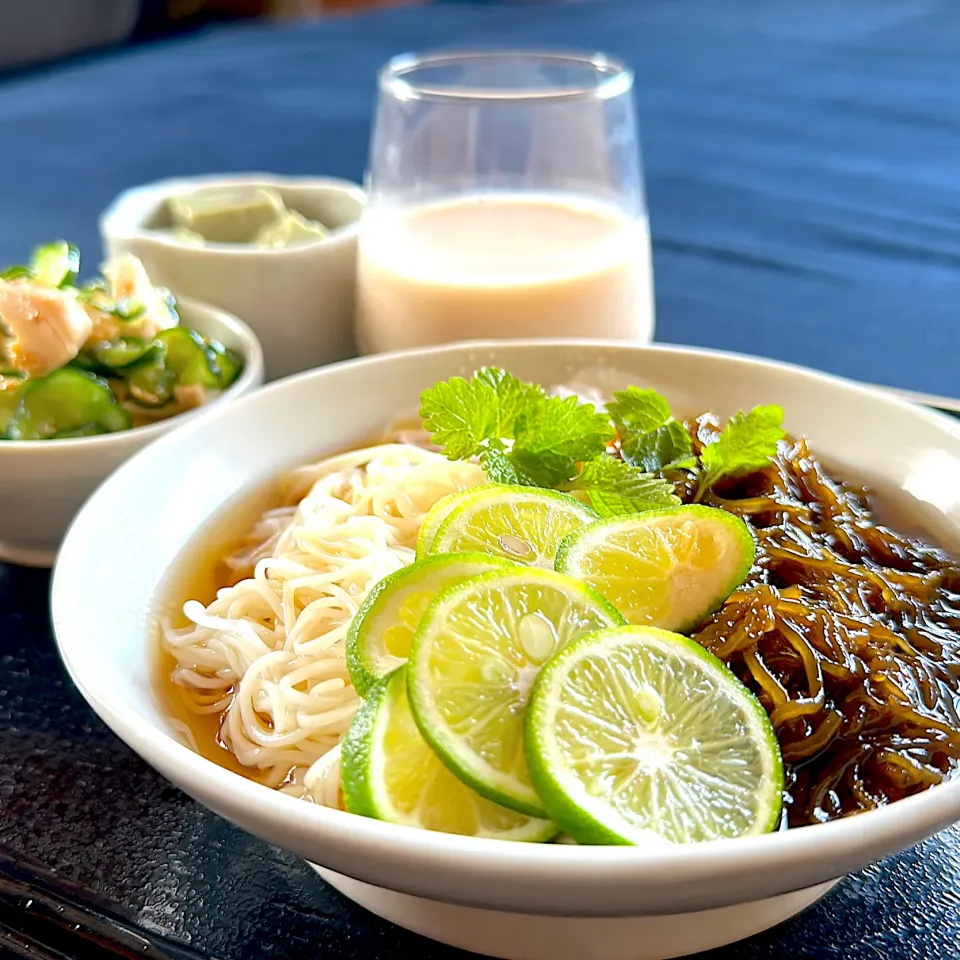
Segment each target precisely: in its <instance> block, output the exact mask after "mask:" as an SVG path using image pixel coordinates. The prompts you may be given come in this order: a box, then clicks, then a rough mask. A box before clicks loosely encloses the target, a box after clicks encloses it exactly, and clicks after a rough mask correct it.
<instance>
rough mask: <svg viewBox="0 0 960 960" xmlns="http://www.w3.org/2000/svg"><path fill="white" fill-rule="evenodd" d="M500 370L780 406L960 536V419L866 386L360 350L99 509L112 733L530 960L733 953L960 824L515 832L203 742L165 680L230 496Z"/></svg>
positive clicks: (342, 863) (600, 359)
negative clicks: (241, 762)
mask: <svg viewBox="0 0 960 960" xmlns="http://www.w3.org/2000/svg"><path fill="white" fill-rule="evenodd" d="M485 363H495V364H499V365H502V366H505V367H507V368H509V369H511V370H512V371H514V372H515V373H517V374H518V375H520V376H521V377H524V378H528V379H536V380H538V381H540V382H543V383H554V382H564V383H570V382H571V381H576V382H592V383H593V384H594V385H596V386H599V387H601V388H605V389H615V388H617V387H620V386H623V385H624V384H625V383H627V382H633V383H642V384H646V385H649V386H653V387H656V388H657V389H659V390H661V391H663V392H664V393H666V394H667V395H668V396H669V398H670V399H671V401H672V403H673V406H674V409H676V410H680V411H694V410H699V409H705V408H710V409H713V410H715V411H717V412H719V413H726V414H729V413H731V412H733V411H735V410H736V409H739V408H745V407H749V406H751V405H753V404H757V403H768V402H777V403H780V404H782V405H783V407H784V408H785V410H786V411H787V427H788V428H789V429H790V430H791V431H794V432H803V433H805V434H806V435H807V436H808V437H809V439H810V441H811V443H812V444H813V447H814V449H815V450H817V451H819V452H820V453H821V455H823V456H824V457H825V458H827V459H828V460H830V461H832V462H835V463H837V464H845V465H847V466H848V467H855V468H856V469H857V471H858V472H860V473H867V474H872V475H875V476H876V477H879V478H880V479H882V481H883V482H884V483H886V484H887V485H888V486H889V487H890V488H891V489H892V490H894V491H900V492H901V495H902V496H903V497H910V498H912V499H913V500H914V502H915V505H916V507H917V509H918V510H921V511H923V512H924V513H925V514H927V517H926V520H927V522H931V521H932V522H933V523H935V524H936V526H937V528H938V529H939V530H940V531H941V535H942V536H943V537H944V538H945V539H946V540H947V541H948V542H952V543H953V544H954V545H956V544H957V543H958V542H960V536H958V535H960V493H958V492H957V491H960V425H958V424H956V423H954V422H952V421H950V420H948V419H946V418H944V417H941V416H939V415H936V414H933V413H931V412H928V411H925V410H923V409H921V408H919V407H915V406H912V405H910V404H907V403H904V402H903V401H900V400H897V399H893V398H891V397H889V396H885V395H883V394H881V393H880V392H878V391H875V390H871V389H868V388H864V387H862V386H859V385H856V384H853V383H850V382H847V381H843V380H839V379H834V378H832V377H828V376H824V375H820V374H817V373H813V372H810V371H806V370H802V369H799V368H796V367H791V366H787V365H783V364H775V363H766V362H763V361H759V360H753V359H748V358H744V357H738V356H733V355H727V354H720V353H711V352H706V351H697V350H689V349H679V348H665V347H637V346H628V345H611V344H609V343H606V344H604V343H590V342H583V341H577V342H556V341H554V342H550V341H540V342H530V341H527V342H523V341H515V342H510V343H474V344H459V345H453V346H447V347H439V348H432V349H427V350H422V351H415V352H410V353H402V354H392V355H384V356H379V357H372V358H368V359H364V360H359V361H353V362H350V363H346V364H341V365H338V366H334V367H330V368H327V369H324V370H318V371H315V372H313V373H310V374H305V375H303V376H300V377H296V378H293V379H290V380H287V381H285V382H283V383H279V384H275V385H273V386H271V387H268V388H267V389H265V390H262V391H260V392H259V393H258V394H257V395H256V396H254V397H250V398H248V399H246V400H244V401H242V402H240V403H238V404H233V405H231V406H227V407H223V408H221V409H220V410H218V411H213V412H211V413H210V414H209V415H208V416H207V417H205V418H204V419H203V420H202V421H197V422H196V423H195V424H194V425H193V426H192V427H188V428H187V429H185V430H182V431H178V432H177V433H176V434H174V435H172V436H170V437H168V438H166V439H164V440H163V441H161V442H160V443H157V444H155V445H153V446H151V447H150V448H149V449H147V450H145V451H143V452H142V453H141V454H140V455H139V456H137V457H136V458H134V459H133V460H132V461H131V462H130V463H128V464H127V465H126V466H125V467H124V468H122V469H121V470H120V471H119V472H118V473H117V474H116V475H115V476H113V477H112V478H111V479H110V480H109V481H108V482H107V483H106V484H105V485H104V486H103V487H102V488H101V489H100V490H99V491H98V492H97V494H96V495H95V496H94V497H93V498H92V499H91V500H90V502H89V503H88V504H87V505H86V507H85V508H84V510H83V511H82V512H81V514H80V516H79V517H78V519H77V520H76V522H75V523H74V525H73V527H72V529H71V530H70V533H69V534H68V536H67V538H66V542H65V544H64V547H63V550H62V552H61V555H60V559H59V562H58V565H57V570H56V574H55V577H54V582H53V621H54V627H55V630H56V635H57V642H58V644H59V647H60V652H61V655H62V657H63V660H64V662H65V664H66V666H67V669H68V670H69V671H70V673H71V675H72V676H73V679H74V681H75V682H76V684H77V686H78V687H79V688H80V690H81V691H82V693H83V695H84V696H85V697H86V699H87V700H88V701H89V703H90V704H91V705H92V706H93V708H94V709H95V710H96V711H97V713H99V715H100V716H101V717H102V718H103V719H104V720H105V721H106V723H107V724H108V725H109V726H110V727H111V728H112V729H113V730H114V731H115V732H116V733H117V734H118V735H119V736H120V737H122V738H123V739H124V740H125V741H126V742H127V743H128V744H129V745H130V746H131V747H132V748H133V749H134V750H136V751H137V752H138V753H139V754H140V755H141V756H142V757H144V758H145V759H146V760H147V761H148V762H150V763H151V764H152V765H153V766H154V767H156V768H157V769H158V770H159V771H160V772H161V773H162V774H164V775H165V776H166V777H168V778H169V779H170V780H172V781H173V782H174V783H176V784H177V785H178V786H180V787H181V788H182V789H184V790H185V791H186V792H187V793H189V794H191V795H192V796H194V797H195V798H197V799H198V800H199V801H200V802H202V803H204V804H206V805H207V806H209V807H210V808H211V809H213V810H215V811H217V812H218V813H220V814H221V815H223V816H224V817H227V818H228V819H229V820H231V821H233V822H234V823H236V824H238V825H240V826H241V827H243V828H244V829H246V830H249V831H251V832H252V833H255V834H257V835H258V836H260V837H262V838H264V839H265V840H267V841H269V842H271V843H274V844H277V845H279V846H281V847H284V848H286V849H288V850H291V851H293V852H294V853H296V854H298V855H299V856H301V857H304V858H305V859H307V860H309V861H311V862H313V863H314V864H317V865H319V866H318V869H319V870H320V872H321V874H322V875H323V876H324V877H325V878H326V879H327V880H328V881H329V882H330V883H332V884H333V885H334V886H335V887H337V889H339V890H341V891H342V892H343V893H345V894H346V895H347V896H348V897H351V898H352V899H354V900H356V901H357V902H358V903H361V904H362V905H363V906H365V907H367V908H368V909H370V910H372V911H373V912H374V913H377V914H380V915H381V916H384V917H387V918H389V919H391V920H393V921H395V922H396V923H399V924H401V925H403V926H405V927H409V928H410V929H413V930H416V931H418V932H420V933H423V934H426V935H428V936H432V937H435V938H437V939H439V940H443V941H446V942H448V943H451V944H454V945H456V946H459V947H463V948H465V949H469V950H474V951H477V952H480V953H487V954H492V955H495V956H499V957H508V958H523V960H591V958H597V960H655V958H663V957H671V956H679V955H682V954H685V953H690V952H693V951H697V950H704V949H707V948H709V947H715V946H718V945H720V944H723V943H727V942H730V941H733V940H736V939H739V938H741V937H744V936H748V935H750V934H753V933H756V932H758V931H760V930H762V929H765V928H766V927H769V926H771V925H773V924H775V923H777V922H779V921H781V920H783V919H785V918H787V917H789V916H791V915H792V914H794V913H796V912H797V911H799V910H801V909H803V908H804V907H806V906H807V905H808V904H810V903H812V902H813V901H814V900H816V899H817V898H818V897H819V896H820V895H822V894H823V893H824V892H825V891H826V890H828V889H829V887H830V886H831V885H832V883H833V882H834V881H835V880H836V878H839V877H842V876H843V875H844V874H847V873H850V872H851V871H854V870H858V869H860V868H862V867H864V866H865V865H867V864H868V863H870V862H871V861H875V860H877V859H880V858H882V857H884V856H886V855H888V854H891V853H893V852H895V851H897V850H900V849H903V848H904V847H907V846H910V845H912V844H914V843H916V842H918V841H919V840H921V839H922V838H924V837H926V836H928V835H929V834H932V833H934V832H936V831H938V830H940V829H942V828H944V827H945V826H947V825H948V824H950V823H952V822H954V821H956V820H958V819H960V782H953V783H950V784H947V785H944V786H940V787H937V788H935V789H933V790H931V791H929V792H927V793H924V794H922V795H919V796H916V797H913V798H911V799H908V800H905V801H902V802H901V803H898V804H895V805H894V806H892V807H889V808H887V809H883V810H878V811H874V812H870V813H866V814H863V815H861V816H858V817H854V818H852V819H847V820H844V821H838V822H834V823H828V824H824V825H820V826H815V827H808V828H804V829H797V830H793V831H787V832H784V833H778V834H774V835H769V836H763V837H757V838H751V839H744V840H737V841H721V842H717V843H710V844H701V845H691V846H687V847H680V848H677V849H675V850H670V851H667V852H646V851H644V850H642V849H636V848H612V847H610V848H604V847H572V846H563V845H543V846H533V845H525V844H509V843H503V842H496V841H489V840H486V841H485V840H476V839H472V838H463V837H454V836H447V835H442V834H433V833H427V832H424V831H417V830H414V829H410V828H405V827H397V826H393V825H390V824H386V823H381V822H378V821H374V820H369V819H365V818H362V817H357V816H352V815H350V814H346V813H341V812H339V811H334V810H327V809H323V808H320V807H316V806H313V805H311V804H307V803H304V802H302V801H299V800H295V799H292V798H290V797H287V796H284V795H282V794H280V793H277V792H275V791H271V790H269V789H266V788H264V787H261V786H258V785H257V784H255V783H253V782H251V781H249V780H246V779H244V778H242V777H239V776H237V775H236V774H233V773H231V772H229V771H227V770H225V769H223V768H221V767H219V766H217V765H215V764H213V763H211V762H210V761H207V760H204V759H203V758H202V757H200V756H198V755H196V754H195V753H193V752H191V751H190V750H189V749H188V748H186V747H185V746H182V745H181V744H180V743H179V742H178V741H177V740H176V739H175V737H174V736H173V735H172V734H171V732H170V729H169V728H168V726H167V724H166V722H165V719H164V716H163V714H162V712H161V711H160V709H159V708H158V705H157V701H156V699H155V697H154V695H153V693H152V689H151V681H150V676H149V670H148V663H149V654H148V648H149V644H150V643H151V642H153V640H152V631H153V629H154V625H153V622H152V618H153V616H154V612H155V610H156V606H155V604H156V601H157V594H158V589H159V588H160V586H161V582H162V581H163V578H164V575H165V572H166V570H167V568H168V566H169V565H170V564H171V563H174V562H175V561H176V558H177V555H178V554H179V553H180V552H181V551H182V550H183V548H184V546H185V545H186V544H187V543H188V542H189V541H190V539H191V537H192V536H193V535H194V534H195V533H196V531H197V530H198V529H199V528H201V527H202V526H203V525H204V524H205V523H206V522H207V521H208V519H209V518H210V517H211V516H212V515H214V514H216V513H217V511H218V510H219V509H220V508H221V506H222V505H223V504H224V503H225V502H227V501H229V500H231V499H232V498H233V497H235V496H236V495H238V494H241V493H242V492H244V491H249V490H251V489H253V488H256V487H257V486H258V485H259V484H260V483H262V482H263V481H264V480H266V479H267V478H268V477H269V476H271V475H273V474H276V473H277V472H278V471H281V470H283V469H284V468H287V467H290V466H292V465H294V464H297V463H301V462H304V461H307V460H309V459H311V458H314V457H316V456H317V455H318V454H322V453H324V452H329V451H336V450H339V449H342V448H344V447H346V446H349V445H351V444H356V443H358V442H362V441H363V440H365V439H368V438H369V437H370V436H371V434H372V433H374V432H375V431H376V430H377V429H379V428H382V427H384V426H385V425H386V424H387V423H388V422H389V421H390V420H391V419H392V418H393V417H394V416H395V415H396V414H398V413H404V412H406V411H413V410H415V409H416V406H417V398H418V394H419V391H420V390H421V389H422V388H424V387H426V386H428V385H430V384H432V383H433V382H434V381H435V380H437V379H439V378H445V377H449V376H451V375H454V374H463V375H468V374H469V373H470V372H471V371H473V370H474V369H475V368H477V367H478V366H480V365H482V364H485ZM316 411H324V415H323V416H322V417H318V416H313V414H314V413H315V412H316ZM304 417H306V418H307V419H306V422H307V423H309V424H310V425H311V426H310V427H309V428H307V429H304V427H303V423H304V419H303V418H304ZM284 424H285V425H286V426H285V427H282V426H281V425H284ZM144 484H151V489H153V490H154V491H155V509H154V510H151V511H144V510H143V509H142V502H141V491H142V489H143V486H144ZM147 544H149V549H141V547H142V546H144V545H147ZM121 561H122V562H121ZM107 568H109V569H111V571H112V573H111V596H114V597H123V598H124V602H123V603H122V604H121V603H114V602H108V600H107V598H106V597H105V595H104V592H103V589H102V578H101V575H100V573H99V571H101V570H103V569H107Z"/></svg>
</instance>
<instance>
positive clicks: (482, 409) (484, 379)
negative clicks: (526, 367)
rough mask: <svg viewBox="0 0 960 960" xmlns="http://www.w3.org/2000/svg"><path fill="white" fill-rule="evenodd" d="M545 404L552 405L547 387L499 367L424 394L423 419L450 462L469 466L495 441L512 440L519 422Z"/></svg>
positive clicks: (438, 385)
mask: <svg viewBox="0 0 960 960" xmlns="http://www.w3.org/2000/svg"><path fill="white" fill-rule="evenodd" d="M541 399H546V394H545V393H544V391H543V388H542V387H539V386H537V385H536V384H532V383H524V382H523V381H522V380H518V379H517V378H516V377H515V376H513V375H512V374H510V373H507V371H506V370H501V369H500V368H499V367H483V368H482V369H481V370H478V371H477V372H476V373H475V374H474V375H473V377H472V378H471V379H470V380H464V379H463V377H452V378H451V379H450V380H442V381H440V382H439V383H436V384H434V385H433V386H432V387H430V389H429V390H424V391H423V393H422V394H420V418H421V419H422V420H423V427H424V429H425V430H426V431H427V433H429V434H430V438H431V440H432V441H433V443H435V444H436V445H437V446H438V447H442V448H443V452H444V454H445V455H446V456H447V457H448V458H449V459H450V460H467V459H469V458H470V457H475V456H478V455H479V454H480V453H481V452H482V451H483V450H484V449H485V448H486V447H487V446H488V445H490V444H491V443H493V442H494V441H501V440H510V439H512V438H513V436H514V429H515V426H516V422H517V418H518V416H520V414H521V413H522V412H523V411H526V410H528V409H529V408H530V407H532V406H535V405H536V404H537V403H538V402H540V400H541Z"/></svg>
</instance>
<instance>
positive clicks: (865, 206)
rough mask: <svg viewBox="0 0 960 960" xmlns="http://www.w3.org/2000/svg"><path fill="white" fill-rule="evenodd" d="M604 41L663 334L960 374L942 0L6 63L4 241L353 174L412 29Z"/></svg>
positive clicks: (503, 24) (950, 41) (668, 8)
mask: <svg viewBox="0 0 960 960" xmlns="http://www.w3.org/2000/svg"><path fill="white" fill-rule="evenodd" d="M468 41H469V42H471V43H485V44H499V45H503V44H510V45H535V46H557V47H567V48H571V47H574V48H601V49H604V50H607V51H609V52H611V53H614V54H618V55H620V56H623V57H624V58H626V59H627V60H628V61H629V62H630V63H631V64H632V65H633V67H634V68H635V69H636V73H637V94H638V104H639V112H640V120H641V129H642V134H643V141H644V151H645V159H646V172H647V186H648V193H649V204H650V210H651V218H652V228H653V235H654V247H655V268H656V287H657V304H658V332H657V336H658V339H660V340H664V341H678V342H682V343H694V344H703V345H708V346H717V347H725V348H729V349H734V350H742V351H747V352H750V353H755V354H760V355H766V356H771V357H777V358H782V359H787V360H792V361H795V362H798V363H804V364H809V365H812V366H815V367H821V368H823V369H827V370H832V371H836V372H839V373H843V374H848V375H850V376H854V377H859V378H862V379H868V380H877V381H881V382H886V383H891V384H897V385H900V386H904V387H912V388H915V389H924V390H929V391H936V392H940V393H948V394H956V393H960V384H958V383H957V378H956V376H955V374H954V364H955V361H956V359H957V357H958V353H960V350H958V347H960V322H958V310H960V3H957V2H956V0H843V2H840V0H804V2H802V3H801V2H797V0H779V2H777V0H723V2H716V0H611V2H592V3H583V4H571V5H557V6H553V7H551V8H550V9H549V10H546V9H544V7H543V6H540V5H536V4H534V5H530V4H522V5H518V6H502V5H478V4H476V3H470V4H462V5H460V4H445V5H440V6H430V7H419V8H413V9H403V10H397V11H391V12H387V13H382V14H378V15H374V16H367V17H361V18H358V19H356V20H352V19H345V20H330V21H327V22H322V23H320V24H318V25H316V26H310V27H292V28H264V27H244V28H231V29H222V30H219V31H216V32H211V33H208V34H203V35H200V36H194V37H190V38H188V39H185V40H181V41H176V42H169V43H164V44H161V45H157V46H150V47H141V48H136V49H133V50H130V51H128V52H125V53H119V54H112V55H110V56H107V57H105V58H104V59H102V60H94V61H86V62H83V63H77V64H74V65H70V66H67V67H63V68H60V69H54V70H51V71H47V72H44V73H41V74H33V75H31V76H22V77H18V78H12V79H9V80H8V81H6V82H5V83H3V84H0V131H2V132H3V138H2V145H0V185H2V189H0V262H8V261H11V260H16V259H18V258H21V257H22V255H23V253H24V251H25V250H26V249H27V248H28V247H29V246H30V245H31V244H33V243H36V242H39V241H42V240H45V239H49V238H51V237H55V236H67V237H70V238H72V239H74V240H76V241H77V242H79V243H81V244H82V245H83V247H84V248H85V249H86V250H87V251H88V255H90V254H92V252H93V251H94V250H96V249H97V239H96V227H95V217H96V215H97V213H98V212H99V211H100V210H101V209H102V208H103V207H104V206H105V205H106V204H107V203H108V202H109V201H110V199H111V198H112V197H113V196H114V195H115V194H116V193H117V192H118V191H120V190H121V189H123V188H124V187H127V186H131V185H133V184H136V183H139V182H143V181H145V180H150V179H153V178H156V177H162V176H170V175H174V174H190V173H201V172H208V171H225V170H255V169H262V170H269V171H276V172H282V173H325V174H334V175H340V176H346V177H350V178H354V179H357V178H360V176H361V174H362V171H363V167H364V163H365V159H366V151H367V139H368V128H369V123H370V118H371V111H372V107H373V101H374V73H375V70H376V68H377V66H378V65H379V64H380V63H381V62H382V61H384V60H385V59H386V58H387V57H389V56H390V55H392V54H394V53H397V52H399V51H402V50H406V49H411V48H424V47H436V46H449V45H455V44H462V43H465V42H468Z"/></svg>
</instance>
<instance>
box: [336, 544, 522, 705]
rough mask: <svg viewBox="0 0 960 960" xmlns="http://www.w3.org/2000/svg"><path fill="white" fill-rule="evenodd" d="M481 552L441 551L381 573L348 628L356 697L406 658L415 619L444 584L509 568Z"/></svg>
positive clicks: (451, 584) (348, 654) (350, 662)
mask: <svg viewBox="0 0 960 960" xmlns="http://www.w3.org/2000/svg"><path fill="white" fill-rule="evenodd" d="M512 566H514V564H511V563H510V562H509V561H507V560H501V559H500V558H499V557H488V556H486V555H485V554H482V553H444V554H440V555H439V556H436V557H429V558H428V559H426V560H421V561H420V562H419V563H414V564H412V565H411V566H409V567H404V568H403V569H402V570H397V571H396V572H395V573H391V574H390V575H389V576H386V577H384V578H383V579H382V580H381V581H380V582H379V583H377V584H376V585H375V586H374V587H373V588H372V589H371V590H370V592H369V593H368V594H367V598H366V600H364V602H363V604H362V605H361V606H360V609H359V610H358V611H357V613H356V615H355V616H354V618H353V621H352V622H351V624H350V630H349V631H348V633H347V668H348V669H349V671H350V680H351V682H352V683H353V686H354V688H355V689H356V691H357V693H359V694H360V696H361V697H365V696H366V695H367V692H368V691H369V690H370V688H371V687H372V686H373V685H374V684H375V683H376V682H377V681H378V680H380V679H381V678H382V677H385V676H386V675H387V674H388V673H391V672H392V671H393V670H396V669H397V667H399V666H401V665H402V664H404V663H406V660H407V656H408V655H409V653H410V644H411V643H412V642H413V634H414V631H415V630H416V629H417V627H418V626H419V624H420V619H421V617H422V616H423V614H424V612H425V611H426V609H427V607H428V606H430V604H431V602H432V601H433V600H434V599H436V597H437V595H438V594H439V593H441V592H442V591H443V590H446V588H447V587H451V586H453V584H455V583H457V582H459V581H460V580H465V579H467V578H468V577H475V576H476V575H477V574H478V573H488V572H489V571H491V570H498V569H501V568H503V567H512Z"/></svg>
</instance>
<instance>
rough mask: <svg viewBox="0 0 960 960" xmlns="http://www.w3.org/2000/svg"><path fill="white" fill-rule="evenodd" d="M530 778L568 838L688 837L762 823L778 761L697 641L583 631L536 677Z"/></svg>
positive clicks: (654, 632)
mask: <svg viewBox="0 0 960 960" xmlns="http://www.w3.org/2000/svg"><path fill="white" fill-rule="evenodd" d="M525 739H526V752H527V759H528V761H529V765H530V773H531V776H532V778H533V784H534V786H535V787H536V789H537V792H538V794H539V796H540V798H541V799H542V800H543V805H544V807H545V809H546V810H547V811H549V815H550V817H551V818H552V819H553V820H555V822H556V823H557V824H558V825H559V826H560V827H561V829H563V830H564V831H565V832H566V833H568V834H569V835H570V836H571V837H573V839H574V840H576V841H577V842H578V843H592V844H638V845H647V846H649V845H651V844H657V843H690V842H695V841H699V840H716V839H721V838H731V837H741V836H749V835H752V834H759V833H767V832H769V831H771V830H773V829H774V828H775V827H776V825H777V822H778V820H779V817H780V811H781V805H782V795H783V764H782V761H781V758H780V750H779V747H778V745H777V738H776V736H775V734H774V731H773V726H772V725H771V723H770V720H769V719H768V717H767V714H766V712H765V711H764V709H763V707H762V706H761V705H760V703H759V701H758V700H757V699H756V697H754V696H753V694H752V693H750V691H749V690H747V688H746V687H745V686H743V684H742V683H740V681H739V680H737V678H736V677H734V676H733V674H732V673H730V671H729V670H728V669H727V668H726V667H725V666H724V665H723V664H722V663H721V662H720V661H719V660H718V659H717V658H716V657H714V656H713V654H711V653H708V652H707V651H706V650H704V649H703V647H701V646H700V645H699V644H698V643H696V642H695V641H693V640H690V639H688V638H686V637H683V636H680V635H679V634H676V633H669V632H667V631H666V630H658V629H657V628H655V627H641V626H630V627H620V628H615V629H611V630H601V631H599V632H598V633H594V634H592V635H588V636H585V637H582V638H581V639H579V640H577V641H574V642H573V643H572V644H570V645H569V646H567V647H565V648H564V649H563V650H561V651H560V652H559V653H558V654H557V655H556V656H555V657H554V658H553V659H552V660H551V661H550V662H549V663H548V664H547V665H546V666H545V667H544V669H543V670H542V671H541V672H540V675H539V677H538V678H537V681H536V683H535V685H534V688H533V693H532V696H531V700H530V705H529V707H528V709H527V716H526V731H525Z"/></svg>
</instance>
